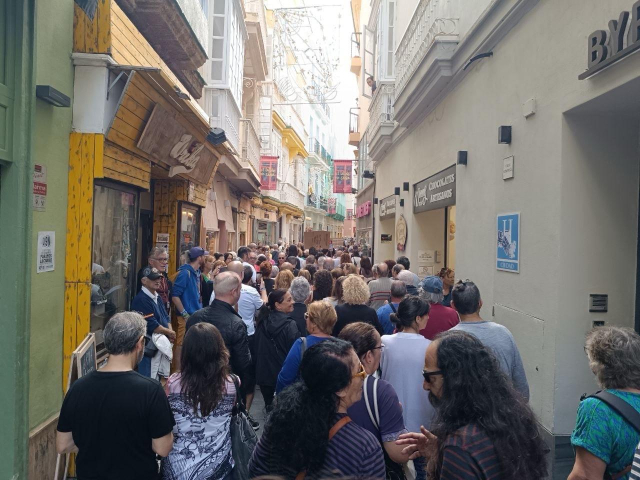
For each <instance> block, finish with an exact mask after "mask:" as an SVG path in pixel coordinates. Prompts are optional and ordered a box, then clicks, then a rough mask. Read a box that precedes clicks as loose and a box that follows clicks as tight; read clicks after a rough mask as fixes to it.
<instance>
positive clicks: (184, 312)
mask: <svg viewBox="0 0 640 480" xmlns="http://www.w3.org/2000/svg"><path fill="white" fill-rule="evenodd" d="M180 315H182V316H183V317H185V318H186V317H188V316H189V314H188V313H187V311H186V310H183V311H182V312H180Z"/></svg>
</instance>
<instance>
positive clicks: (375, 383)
mask: <svg viewBox="0 0 640 480" xmlns="http://www.w3.org/2000/svg"><path fill="white" fill-rule="evenodd" d="M373 411H374V413H375V414H376V421H377V427H378V430H380V411H379V410H378V379H377V378H376V377H373Z"/></svg>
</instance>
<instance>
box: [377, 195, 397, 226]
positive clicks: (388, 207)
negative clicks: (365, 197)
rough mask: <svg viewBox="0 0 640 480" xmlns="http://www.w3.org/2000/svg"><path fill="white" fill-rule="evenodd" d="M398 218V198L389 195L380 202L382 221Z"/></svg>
mask: <svg viewBox="0 0 640 480" xmlns="http://www.w3.org/2000/svg"><path fill="white" fill-rule="evenodd" d="M388 218H396V196H395V195H389V196H388V197H386V198H383V199H382V200H381V201H380V220H386V219H388Z"/></svg>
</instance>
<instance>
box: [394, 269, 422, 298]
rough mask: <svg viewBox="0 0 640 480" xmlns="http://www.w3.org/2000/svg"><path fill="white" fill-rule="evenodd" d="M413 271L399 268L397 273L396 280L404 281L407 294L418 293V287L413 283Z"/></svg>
mask: <svg viewBox="0 0 640 480" xmlns="http://www.w3.org/2000/svg"><path fill="white" fill-rule="evenodd" d="M413 275H414V274H413V272H410V271H409V270H401V271H400V273H398V280H400V281H401V282H404V284H405V285H406V287H407V295H418V289H417V288H416V287H415V286H414V285H413Z"/></svg>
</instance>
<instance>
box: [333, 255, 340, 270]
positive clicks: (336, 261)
mask: <svg viewBox="0 0 640 480" xmlns="http://www.w3.org/2000/svg"><path fill="white" fill-rule="evenodd" d="M333 266H334V267H336V268H338V267H339V266H340V257H338V258H334V259H333Z"/></svg>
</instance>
